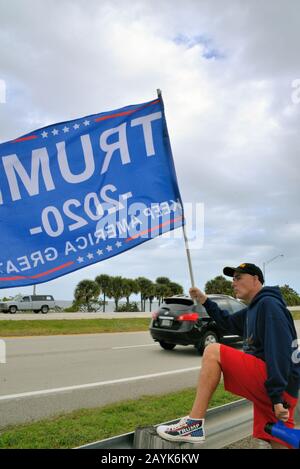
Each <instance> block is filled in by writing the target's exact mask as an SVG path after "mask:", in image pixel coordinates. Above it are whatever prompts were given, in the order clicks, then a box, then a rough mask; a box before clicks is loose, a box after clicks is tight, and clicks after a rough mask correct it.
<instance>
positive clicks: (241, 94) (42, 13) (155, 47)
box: [0, 0, 300, 299]
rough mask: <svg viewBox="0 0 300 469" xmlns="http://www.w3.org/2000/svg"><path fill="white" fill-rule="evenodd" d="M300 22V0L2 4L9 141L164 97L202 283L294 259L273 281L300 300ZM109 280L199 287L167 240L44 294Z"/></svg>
mask: <svg viewBox="0 0 300 469" xmlns="http://www.w3.org/2000/svg"><path fill="white" fill-rule="evenodd" d="M299 18H300V2H299V1H298V0H285V1H283V0H282V1H279V0H264V1H263V2H262V1H256V0H251V1H250V0H248V1H245V0H240V1H237V0H226V1H224V0H220V1H218V0H195V1H193V0H185V1H184V2H183V1H176V0H159V1H155V0H152V1H144V0H139V1H135V0H131V1H130V2H129V1H112V0H109V1H106V0H103V1H102V0H89V1H83V0H70V1H69V0H59V1H58V0H52V1H51V0H45V1H40V0H36V1H34V0H10V1H9V2H8V1H6V0H0V58H1V59H0V82H1V80H2V84H3V82H5V84H6V102H5V103H3V102H2V103H0V123H1V125H0V141H1V142H3V141H6V140H9V139H12V138H16V137H17V136H20V135H22V134H24V133H28V132H30V131H32V130H34V129H36V128H39V127H42V126H45V125H48V124H52V123H54V122H59V121H66V120H69V119H72V118H77V117H80V116H84V115H88V114H93V113H99V112H104V111H109V110H112V109H115V108H119V107H122V106H125V105H129V104H135V103H140V102H145V101H149V100H152V99H155V98H156V89H157V88H161V89H162V92H163V98H164V103H165V108H166V117H167V123H168V127H169V134H170V139H171V145H172V149H173V156H174V160H175V166H176V171H177V177H178V182H179V188H180V191H181V195H182V198H183V201H184V202H185V203H187V202H188V203H194V204H196V203H202V204H204V211H205V219H204V244H203V247H202V248H201V249H197V250H196V249H194V250H192V262H193V268H194V275H195V279H196V284H197V285H198V286H199V287H204V284H205V282H206V281H207V280H209V279H211V278H212V277H215V276H216V275H219V274H221V273H222V269H223V267H224V266H225V265H232V266H236V265H238V264H240V263H241V262H254V263H256V264H258V265H260V266H261V267H262V265H263V262H267V261H269V260H271V259H272V258H274V257H276V256H277V255H280V254H283V255H284V257H278V258H277V259H276V260H274V261H273V262H271V263H270V264H269V265H267V266H266V279H267V284H269V285H276V284H279V285H283V284H286V283H287V284H289V285H290V286H291V287H292V288H294V289H296V290H297V291H298V292H300V277H299V270H300V249H299V239H300V209H299V198H300V197H299V195H300V188H299V179H300V178H299V175H300V152H299V148H300V145H299V143H300V142H299V135H300V132H299V130H300V103H297V101H300V99H297V98H299V97H300V90H299V89H298V88H297V86H298V87H299V88H300V85H299V84H298V85H297V82H296V81H295V80H297V79H300V66H299V64H300V62H299V52H300V51H299V48H300V46H299V44H300V28H299ZM293 86H294V87H293ZM298 91H299V92H298ZM293 93H294V94H293ZM2 94H3V93H2ZM293 96H294V99H292V97H293ZM2 97H3V96H2ZM295 97H296V99H295ZM0 101H1V100H0ZM2 101H3V99H2ZM101 273H106V274H109V275H121V276H124V277H130V278H133V277H137V276H146V277H148V278H150V279H152V280H155V279H156V278H157V277H158V276H162V275H163V276H168V277H170V279H171V280H173V281H175V282H179V283H180V284H182V285H183V286H184V288H185V290H186V291H187V290H188V288H189V286H190V281H189V272H188V265H187V260H186V255H185V250H184V243H183V240H177V241H172V240H164V239H162V238H156V239H154V240H151V241H149V242H147V243H144V244H143V245H141V246H139V247H137V248H135V249H133V250H130V251H127V252H126V253H124V254H121V255H120V256H116V257H114V258H112V259H108V260H106V261H104V262H102V263H98V264H95V265H94V266H91V267H88V268H85V269H82V270H79V271H77V272H75V273H73V274H70V275H67V276H64V277H61V278H59V279H57V280H53V281H51V282H49V283H45V284H41V285H39V286H37V292H40V293H49V294H53V295H54V296H55V298H57V299H72V297H73V291H74V288H75V286H76V284H77V283H78V281H80V280H81V279H83V278H91V279H93V278H94V277H95V276H96V275H98V274H101ZM31 291H32V287H30V288H29V287H27V288H15V289H10V290H7V289H6V290H2V291H1V292H0V295H1V296H3V295H14V294H17V293H18V292H22V293H28V292H31Z"/></svg>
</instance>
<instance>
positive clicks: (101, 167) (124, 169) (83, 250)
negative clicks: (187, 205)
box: [0, 99, 184, 288]
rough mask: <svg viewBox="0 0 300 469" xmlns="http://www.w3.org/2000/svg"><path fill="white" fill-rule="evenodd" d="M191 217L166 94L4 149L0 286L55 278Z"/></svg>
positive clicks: (1, 155) (0, 197)
mask: <svg viewBox="0 0 300 469" xmlns="http://www.w3.org/2000/svg"><path fill="white" fill-rule="evenodd" d="M183 223H184V216H183V207H182V202H181V196H180V192H179V189H178V183H177V178H176V173H175V168H174V163H173V158H172V153H171V147H170V142H169V137H168V131H167V125H166V121H165V115H164V108H163V103H162V100H161V99H157V100H154V101H150V102H147V103H143V104H139V105H133V106H127V107H125V108H122V109H118V110H115V111H111V112H107V113H101V114H94V115H91V116H88V117H83V118H79V119H75V120H71V121H68V122H63V123H59V124H55V125H51V126H48V127H44V128H42V129H39V130H36V131H34V132H32V133H30V134H27V135H25V136H23V137H20V138H17V139H15V140H13V141H9V142H6V143H3V144H1V145H0V228H1V232H0V239H1V244H2V253H1V257H0V287H2V288H3V287H8V286H19V285H29V284H32V283H39V282H44V281H48V280H51V279H52V278H55V277H58V276H60V275H64V274H66V273H68V272H71V271H73V270H76V269H78V268H82V267H85V266H86V265H89V264H93V263H95V262H99V261H100V260H104V259H107V258H109V257H112V256H114V255H117V254H120V253H121V252H123V251H125V250H128V249H131V248H133V247H135V246H137V245H138V244H141V243H142V242H145V241H147V240H148V239H151V238H153V237H156V236H158V235H161V234H163V233H166V232H168V231H170V230H173V229H175V228H177V227H180V226H182V224H183Z"/></svg>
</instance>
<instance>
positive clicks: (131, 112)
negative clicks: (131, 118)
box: [95, 99, 159, 122]
mask: <svg viewBox="0 0 300 469" xmlns="http://www.w3.org/2000/svg"><path fill="white" fill-rule="evenodd" d="M157 103H159V99H156V100H155V101H152V102H151V103H149V104H147V106H152V105H153V104H157ZM144 107H146V106H141V107H138V108H136V109H131V110H130V111H123V112H118V113H117V114H110V115H108V116H102V117H97V119H95V122H100V121H104V120H107V119H113V118H114V117H120V116H126V115H128V114H133V113H134V112H136V111H140V110H141V109H143V108H144Z"/></svg>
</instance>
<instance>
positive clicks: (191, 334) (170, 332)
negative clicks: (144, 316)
mask: <svg viewBox="0 0 300 469" xmlns="http://www.w3.org/2000/svg"><path fill="white" fill-rule="evenodd" d="M207 296H208V297H209V298H210V299H211V300H213V301H215V302H216V303H217V304H218V306H219V308H221V309H226V310H227V311H228V312H229V313H230V314H234V313H236V312H237V311H239V310H241V309H243V308H245V305H244V303H241V302H240V301H237V300H235V299H234V298H232V297H231V296H227V295H207ZM150 334H151V336H152V338H153V339H154V341H155V342H159V344H160V346H161V347H162V348H163V349H165V350H173V348H175V347H176V345H194V347H195V348H196V349H197V350H198V351H199V352H200V353H203V350H204V349H205V347H206V346H207V345H208V344H212V343H216V342H227V343H229V342H239V341H241V340H242V337H240V336H237V335H230V334H229V333H228V331H226V330H224V329H222V328H220V326H218V325H217V324H216V322H215V321H213V319H211V318H210V317H209V316H208V314H207V312H206V309H205V308H204V306H202V305H200V304H197V305H196V304H194V301H193V300H192V298H190V297H189V296H182V295H176V296H171V297H169V298H165V299H164V302H163V303H162V304H161V306H160V308H159V310H158V311H155V312H154V313H153V314H152V321H151V324H150Z"/></svg>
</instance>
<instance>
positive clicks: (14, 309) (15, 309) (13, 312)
mask: <svg viewBox="0 0 300 469" xmlns="http://www.w3.org/2000/svg"><path fill="white" fill-rule="evenodd" d="M9 312H10V314H15V313H16V312H17V307H16V306H10V308H9Z"/></svg>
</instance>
